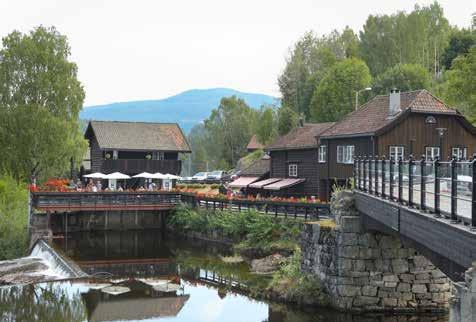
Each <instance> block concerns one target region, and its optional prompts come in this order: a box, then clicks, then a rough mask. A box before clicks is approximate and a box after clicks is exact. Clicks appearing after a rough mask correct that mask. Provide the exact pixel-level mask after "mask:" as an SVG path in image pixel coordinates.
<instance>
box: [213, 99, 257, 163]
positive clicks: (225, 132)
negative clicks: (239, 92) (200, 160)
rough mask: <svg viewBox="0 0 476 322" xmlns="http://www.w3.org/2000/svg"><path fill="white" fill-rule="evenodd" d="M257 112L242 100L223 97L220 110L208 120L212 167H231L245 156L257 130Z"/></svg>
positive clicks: (215, 110)
mask: <svg viewBox="0 0 476 322" xmlns="http://www.w3.org/2000/svg"><path fill="white" fill-rule="evenodd" d="M256 119H257V112H256V111H255V110H253V109H252V108H250V107H249V106H248V105H247V104H246V103H245V101H244V100H243V99H240V98H237V97H236V96H232V97H224V98H222V99H221V101H220V105H219V106H218V108H216V109H214V110H213V111H212V113H211V115H210V117H209V118H208V119H206V120H205V130H206V132H207V138H208V157H209V158H212V159H211V160H210V161H212V164H220V165H221V166H222V167H223V166H226V167H228V168H229V167H232V166H234V165H235V164H236V162H237V161H238V159H239V158H241V157H242V156H244V155H245V154H246V145H247V144H248V142H249V140H250V138H251V136H252V135H253V131H254V129H255V124H256Z"/></svg>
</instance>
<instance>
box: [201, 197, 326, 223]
mask: <svg viewBox="0 0 476 322" xmlns="http://www.w3.org/2000/svg"><path fill="white" fill-rule="evenodd" d="M195 204H196V206H198V207H200V208H204V209H209V210H213V211H215V210H231V211H238V212H242V211H250V210H254V211H258V212H260V213H263V214H267V215H272V216H275V217H284V218H295V219H296V218H301V219H309V218H312V219H316V220H317V219H319V218H322V217H330V211H329V205H327V204H323V203H312V202H286V201H272V200H246V199H230V200H227V199H215V198H203V197H196V200H195Z"/></svg>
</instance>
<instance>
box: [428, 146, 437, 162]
mask: <svg viewBox="0 0 476 322" xmlns="http://www.w3.org/2000/svg"><path fill="white" fill-rule="evenodd" d="M425 156H426V159H427V160H434V159H435V158H439V157H440V148H439V147H437V146H427V147H426V148H425Z"/></svg>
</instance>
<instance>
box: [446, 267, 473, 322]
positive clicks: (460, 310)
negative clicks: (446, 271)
mask: <svg viewBox="0 0 476 322" xmlns="http://www.w3.org/2000/svg"><path fill="white" fill-rule="evenodd" d="M453 285H454V289H455V291H454V296H453V298H452V299H451V301H450V322H466V321H476V262H475V263H473V267H471V268H470V269H468V270H467V271H466V274H465V280H464V281H463V282H459V283H454V284H453Z"/></svg>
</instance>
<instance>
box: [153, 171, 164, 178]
mask: <svg viewBox="0 0 476 322" xmlns="http://www.w3.org/2000/svg"><path fill="white" fill-rule="evenodd" d="M152 179H167V177H166V176H165V175H164V174H162V173H160V172H157V173H154V174H153V175H152Z"/></svg>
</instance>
